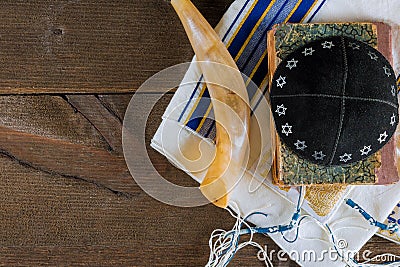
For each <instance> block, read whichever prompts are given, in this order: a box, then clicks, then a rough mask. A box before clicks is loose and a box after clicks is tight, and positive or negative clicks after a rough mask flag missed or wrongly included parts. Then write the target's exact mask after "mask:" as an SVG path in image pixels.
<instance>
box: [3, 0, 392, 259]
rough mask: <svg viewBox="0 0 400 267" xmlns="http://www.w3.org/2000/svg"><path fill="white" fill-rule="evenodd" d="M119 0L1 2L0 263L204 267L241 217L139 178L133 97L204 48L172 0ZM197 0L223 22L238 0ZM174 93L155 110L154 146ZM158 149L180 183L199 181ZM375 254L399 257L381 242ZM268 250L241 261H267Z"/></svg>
mask: <svg viewBox="0 0 400 267" xmlns="http://www.w3.org/2000/svg"><path fill="white" fill-rule="evenodd" d="M116 2H117V1H105V0H102V1H66V0H65V1H61V0H54V1H44V0H41V1H22V0H19V1H16V0H12V1H11V0H9V1H2V2H1V3H0V17H1V18H2V19H1V23H0V62H1V68H0V94H1V96H0V121H1V125H0V177H1V179H0V214H1V215H0V225H1V231H0V265H4V266H15V265H30V266H32V265H34V266H36V265H59V266H61V265H85V266H87V265H89V266H110V265H121V266H125V265H127V266H201V265H204V264H205V263H206V262H207V259H208V253H209V249H208V238H209V236H210V234H211V232H212V231H213V230H214V229H216V228H222V229H230V228H231V227H232V225H233V224H234V219H233V218H231V217H230V216H229V215H228V213H227V212H225V211H223V210H221V209H218V208H216V207H214V206H212V205H207V206H204V207H199V208H190V209H189V208H178V207H172V206H167V205H165V204H162V203H160V202H157V201H156V200H154V199H152V198H151V197H149V196H148V195H147V194H146V193H144V192H143V191H142V190H141V189H140V188H139V187H138V186H137V185H136V184H135V182H134V180H133V179H132V178H131V176H130V174H129V172H128V169H127V167H126V164H125V161H124V158H123V155H122V147H121V125H122V120H123V117H124V111H125V109H126V107H127V105H128V103H129V101H130V99H131V97H132V94H133V93H134V92H135V90H136V89H137V88H138V87H139V86H140V84H141V83H142V82H144V81H145V80H146V79H147V78H148V77H150V76H151V75H153V74H154V73H156V72H158V71H160V70H162V69H163V68H165V67H168V66H172V65H174V64H177V63H181V62H185V61H188V60H190V59H191V57H192V55H193V52H192V50H191V48H190V46H189V43H188V41H187V39H186V36H185V34H184V31H183V29H182V27H181V25H180V23H179V21H178V19H177V17H176V15H175V14H174V12H173V10H172V8H171V7H170V6H169V4H168V3H167V2H165V1H161V0H146V1H137V0H135V1H127V0H126V1H118V3H116ZM194 2H195V4H196V5H197V6H198V7H199V9H200V10H201V11H202V12H203V13H204V14H205V16H206V18H207V19H208V20H209V21H210V22H211V23H212V24H213V25H215V24H216V23H217V21H218V20H219V18H220V17H221V16H222V14H223V13H224V11H225V10H226V9H227V7H228V6H229V4H230V3H231V2H232V0H218V1H214V0H203V1H194ZM172 95H173V93H170V94H167V95H166V96H165V97H164V98H163V99H162V100H161V101H160V102H159V103H158V104H157V106H156V108H155V109H154V110H153V112H152V114H151V117H150V121H149V123H148V128H147V137H148V138H147V139H148V140H147V142H149V139H150V138H151V136H152V135H153V133H154V132H155V130H156V127H157V125H158V123H159V122H160V116H161V115H162V113H163V110H164V109H165V107H166V106H167V104H168V102H169V100H170V99H171V97H172ZM137 115H138V116H140V114H137ZM148 153H149V155H150V157H151V159H152V161H153V163H154V165H155V166H156V168H157V170H158V171H159V172H160V173H161V174H163V175H164V176H166V177H167V178H168V179H171V181H175V182H177V183H180V184H184V185H194V182H193V181H192V180H191V179H190V178H189V177H188V176H187V175H185V174H184V173H183V172H181V171H179V170H177V169H176V168H174V167H173V166H172V165H171V164H170V163H169V162H168V161H167V160H166V159H165V158H164V157H162V156H161V155H159V154H158V153H156V152H155V151H154V150H153V149H151V148H149V149H148ZM257 240H258V241H259V242H261V243H263V244H265V245H267V246H268V249H269V250H272V249H274V250H278V247H277V246H276V245H275V244H274V243H273V242H272V240H271V239H269V238H267V237H258V239H257ZM365 249H370V250H372V251H373V253H374V254H377V253H381V252H384V251H385V252H392V253H396V252H397V253H398V252H399V251H398V250H399V249H398V246H396V245H394V244H393V243H390V242H388V241H385V240H384V239H381V238H378V237H374V238H373V239H372V240H371V241H370V242H369V243H368V244H367V245H366V246H365ZM256 253H257V250H255V249H252V248H248V249H244V250H243V251H241V252H240V253H238V255H237V256H236V257H235V259H234V260H233V262H232V264H231V266H262V263H261V262H259V261H258V260H257V259H256V257H255V255H256ZM274 263H276V265H277V266H295V265H296V264H295V263H294V262H291V261H287V262H278V261H277V259H276V258H274Z"/></svg>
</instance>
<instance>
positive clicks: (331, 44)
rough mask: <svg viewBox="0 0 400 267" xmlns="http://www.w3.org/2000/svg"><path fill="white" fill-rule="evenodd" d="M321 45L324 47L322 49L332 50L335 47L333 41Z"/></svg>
mask: <svg viewBox="0 0 400 267" xmlns="http://www.w3.org/2000/svg"><path fill="white" fill-rule="evenodd" d="M321 45H322V48H327V49H331V48H332V47H333V46H335V45H334V44H333V42H332V41H329V42H328V41H325V42H323V43H322V44H321Z"/></svg>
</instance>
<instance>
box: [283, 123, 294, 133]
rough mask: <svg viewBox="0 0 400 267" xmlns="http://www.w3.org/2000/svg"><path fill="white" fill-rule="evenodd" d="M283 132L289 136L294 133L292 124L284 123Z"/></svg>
mask: <svg viewBox="0 0 400 267" xmlns="http://www.w3.org/2000/svg"><path fill="white" fill-rule="evenodd" d="M282 133H283V134H285V135H286V136H289V134H291V133H292V126H290V125H289V124H288V123H286V124H285V125H282Z"/></svg>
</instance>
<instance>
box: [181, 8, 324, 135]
mask: <svg viewBox="0 0 400 267" xmlns="http://www.w3.org/2000/svg"><path fill="white" fill-rule="evenodd" d="M314 2H315V1H310V0H303V1H302V2H301V3H300V5H299V6H298V7H297V10H296V11H295V12H294V13H293V14H292V15H291V17H290V20H289V21H290V22H298V21H300V20H301V19H302V18H303V17H304V16H305V15H306V14H307V12H308V10H309V9H310V8H311V7H312V5H313V3H314ZM269 3H270V1H262V0H260V1H259V2H258V3H257V4H256V5H255V6H254V8H253V10H252V11H251V13H250V15H249V17H248V18H247V20H246V21H245V22H244V23H243V26H242V28H241V29H240V30H239V32H238V34H237V36H236V38H235V39H234V40H233V42H232V43H231V46H230V47H229V48H228V50H229V51H230V52H231V54H232V56H233V57H236V54H234V52H236V53H238V52H239V51H240V49H241V47H242V45H243V43H244V42H245V40H246V39H247V37H248V35H249V34H250V32H251V31H252V30H253V28H254V26H255V24H256V23H257V21H258V20H259V18H260V17H261V16H262V14H263V13H264V11H265V9H266V8H267V7H268V4H269ZM297 3H298V1H289V0H286V1H283V0H278V1H276V3H274V5H273V6H272V7H271V9H270V10H269V12H268V14H267V15H266V16H265V18H264V19H263V21H262V22H261V24H260V25H259V27H258V28H257V29H256V31H255V32H254V34H253V36H252V39H251V40H250V42H249V43H248V44H247V46H246V47H245V49H244V50H243V54H242V55H241V56H240V57H239V60H238V62H237V63H238V66H239V69H240V70H241V71H242V72H244V74H246V75H250V74H251V72H252V71H253V70H254V67H255V66H256V64H257V62H258V61H259V59H260V57H261V55H262V54H263V53H264V52H265V50H266V38H265V36H266V33H267V31H268V30H269V29H270V28H271V27H272V26H273V25H274V24H277V23H281V22H283V21H285V19H286V18H287V17H288V15H289V14H290V13H291V12H292V10H293V8H295V6H296V4H297ZM260 7H263V9H261V8H260ZM318 10H319V8H318ZM318 10H317V11H318ZM317 11H316V12H317ZM316 12H315V13H314V14H313V15H315V14H316ZM295 19H297V21H295ZM251 25H252V26H251ZM250 26H251V27H250ZM246 31H247V32H246ZM267 72H268V59H267V57H265V58H264V59H263V60H262V62H261V64H260V66H259V68H258V69H257V71H256V72H255V74H254V76H253V78H252V79H253V82H255V84H256V85H257V86H260V85H261V83H262V81H263V79H264V78H265V76H266V75H267ZM264 91H265V90H264ZM254 93H255V92H249V97H250V99H252V98H253V96H254ZM263 93H266V92H263ZM206 95H207V98H206V99H204V101H203V99H201V100H200V102H199V103H198V105H197V106H196V107H195V110H194V112H193V114H192V116H191V118H190V119H189V122H188V123H187V126H188V127H190V128H191V129H193V130H196V129H197V128H198V127H199V124H200V122H201V120H202V117H203V116H204V114H205V113H206V111H207V109H208V107H209V105H210V104H211V101H210V99H209V94H208V91H207V90H205V92H204V96H206ZM262 97H263V96H261V97H260V99H258V101H257V103H256V106H258V103H259V102H260V100H261V99H262ZM211 112H212V111H211ZM199 133H200V134H201V135H203V136H205V137H209V138H211V139H213V138H214V137H215V133H216V131H215V122H214V121H213V120H212V119H206V120H205V121H204V124H203V125H202V127H201V128H200V129H199Z"/></svg>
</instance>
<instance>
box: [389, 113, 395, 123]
mask: <svg viewBox="0 0 400 267" xmlns="http://www.w3.org/2000/svg"><path fill="white" fill-rule="evenodd" d="M395 124H396V115H394V113H393V114H392V117H390V125H392V126H394V125H395Z"/></svg>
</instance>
